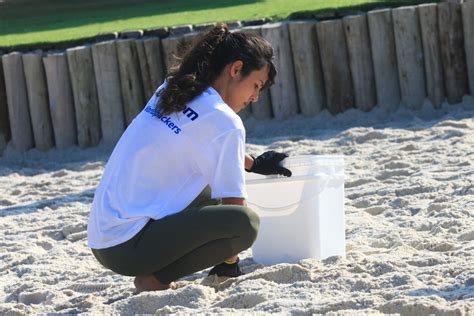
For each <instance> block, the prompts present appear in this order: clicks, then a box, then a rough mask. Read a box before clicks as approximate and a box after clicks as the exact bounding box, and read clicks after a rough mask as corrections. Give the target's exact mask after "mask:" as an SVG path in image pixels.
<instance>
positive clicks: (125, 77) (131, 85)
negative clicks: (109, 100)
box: [116, 39, 145, 125]
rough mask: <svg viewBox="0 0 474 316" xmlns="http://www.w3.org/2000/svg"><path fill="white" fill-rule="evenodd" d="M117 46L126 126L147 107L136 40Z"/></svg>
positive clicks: (121, 42) (128, 40)
mask: <svg viewBox="0 0 474 316" xmlns="http://www.w3.org/2000/svg"><path fill="white" fill-rule="evenodd" d="M116 45H117V56H118V62H119V73H120V84H121V87H122V89H121V90H122V102H123V109H124V114H125V124H126V125H129V124H130V123H131V122H132V120H133V119H134V118H135V116H137V114H138V113H140V111H141V110H142V109H143V107H144V105H145V104H144V97H143V84H142V77H141V73H140V62H139V61H138V53H137V46H136V44H135V40H132V39H125V40H118V41H117V42H116Z"/></svg>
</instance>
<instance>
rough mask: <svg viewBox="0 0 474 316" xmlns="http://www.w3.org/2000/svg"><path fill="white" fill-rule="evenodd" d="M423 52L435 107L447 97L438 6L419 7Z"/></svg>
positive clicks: (429, 93)
mask: <svg viewBox="0 0 474 316" xmlns="http://www.w3.org/2000/svg"><path fill="white" fill-rule="evenodd" d="M418 13H419V16H420V26H421V34H422V36H421V37H422V39H423V54H424V57H425V78H426V94H427V97H428V99H430V101H431V103H433V106H434V107H435V108H439V107H440V106H441V102H443V100H444V98H445V90H444V76H443V64H442V62H441V48H440V45H439V27H438V6H437V5H436V4H434V3H433V4H424V5H420V7H419V8H418Z"/></svg>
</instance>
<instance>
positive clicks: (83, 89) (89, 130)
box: [66, 46, 101, 148]
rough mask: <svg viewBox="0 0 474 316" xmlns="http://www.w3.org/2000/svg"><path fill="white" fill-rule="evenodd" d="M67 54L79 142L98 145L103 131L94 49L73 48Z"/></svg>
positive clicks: (86, 145) (83, 144)
mask: <svg viewBox="0 0 474 316" xmlns="http://www.w3.org/2000/svg"><path fill="white" fill-rule="evenodd" d="M66 56H67V60H68V65H69V73H70V75H71V84H72V94H73V97H74V108H75V113H76V123H77V142H78V145H79V147H81V148H86V147H92V146H96V145H98V144H99V142H100V137H101V132H100V115H99V101H98V98H97V86H96V82H95V77H94V65H93V61H92V50H91V48H90V47H85V46H80V47H76V48H71V49H68V50H67V51H66Z"/></svg>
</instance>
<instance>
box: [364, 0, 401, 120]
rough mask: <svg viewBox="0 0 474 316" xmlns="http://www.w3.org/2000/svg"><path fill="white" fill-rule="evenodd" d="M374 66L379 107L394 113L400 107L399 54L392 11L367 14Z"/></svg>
mask: <svg viewBox="0 0 474 316" xmlns="http://www.w3.org/2000/svg"><path fill="white" fill-rule="evenodd" d="M367 18H368V22H369V33H370V45H371V48H372V61H373V65H374V77H375V88H376V91H377V93H376V95H377V106H379V107H382V108H384V109H386V110H389V111H392V110H394V109H396V108H397V107H398V106H399V105H400V84H399V82H398V67H397V54H396V49H395V36H394V34H393V23H392V10H390V9H383V10H375V11H371V12H369V13H367Z"/></svg>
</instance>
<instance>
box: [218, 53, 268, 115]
mask: <svg viewBox="0 0 474 316" xmlns="http://www.w3.org/2000/svg"><path fill="white" fill-rule="evenodd" d="M239 62H240V61H236V62H234V64H232V66H231V70H230V71H231V81H230V84H229V87H228V92H229V93H228V96H227V100H225V101H226V103H227V104H228V105H229V106H230V107H231V108H232V110H234V112H235V113H238V112H239V111H241V110H242V109H244V108H246V107H247V106H249V105H250V103H254V102H257V100H258V97H259V94H260V90H261V89H262V87H263V86H264V85H265V82H267V80H268V66H265V67H263V68H262V69H259V70H254V71H252V72H251V73H250V74H249V75H248V76H246V77H242V72H241V71H240V70H241V69H242V67H241V66H239V65H241V64H237V65H236V63H239ZM240 63H242V62H240ZM234 66H236V68H235V69H233V67H234Z"/></svg>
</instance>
